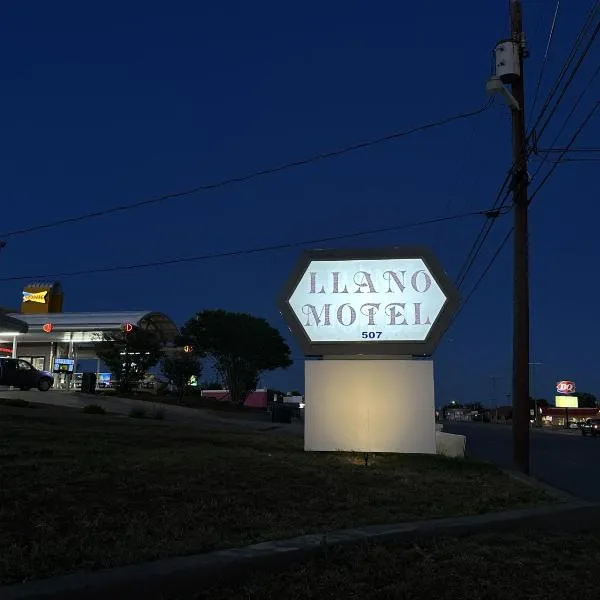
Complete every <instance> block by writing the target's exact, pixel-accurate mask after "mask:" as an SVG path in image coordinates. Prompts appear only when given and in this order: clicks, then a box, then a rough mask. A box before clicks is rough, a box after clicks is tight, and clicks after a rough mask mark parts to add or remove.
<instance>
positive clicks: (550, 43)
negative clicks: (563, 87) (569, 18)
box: [531, 0, 560, 114]
mask: <svg viewBox="0 0 600 600" xmlns="http://www.w3.org/2000/svg"><path fill="white" fill-rule="evenodd" d="M559 7H560V0H556V8H555V10H554V17H553V18H552V25H551V26H550V32H549V33H548V41H547V42H546V51H545V52H544V59H543V61H542V66H541V68H540V74H539V75H538V79H537V84H536V86H535V93H534V95H533V102H532V104H531V113H532V114H533V113H534V112H535V107H536V106H537V101H538V97H539V93H540V89H541V86H542V79H543V78H544V72H545V70H546V65H547V64H548V56H549V54H550V46H551V45H552V39H553V38H554V29H555V27H556V18H557V17H558V9H559Z"/></svg>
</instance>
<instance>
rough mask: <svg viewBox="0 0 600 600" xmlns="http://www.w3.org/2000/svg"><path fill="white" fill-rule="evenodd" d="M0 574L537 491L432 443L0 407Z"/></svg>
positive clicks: (439, 510) (503, 502) (502, 500)
mask: <svg viewBox="0 0 600 600" xmlns="http://www.w3.org/2000/svg"><path fill="white" fill-rule="evenodd" d="M0 430H1V435H0V548H1V549H2V550H1V552H0V582H3V583H8V582H16V581H22V580H25V579H30V578H39V577H44V576H51V575H55V574H59V573H66V572H71V571H74V570H80V569H97V568H102V567H111V566H117V565H124V564H132V563H137V562H142V561H145V560H153V559H156V558H165V557H168V556H176V555H184V554H190V553H199V552H204V551H209V550H213V549H217V548H224V547H232V546H239V545H245V544H250V543H253V542H257V541H260V540H266V539H274V538H282V537H289V536H293V535H299V534H303V533H310V532H317V531H328V530H334V529H338V528H343V527H352V526H355V525H362V524H373V523H387V522H397V521H407V520H415V519H423V518H428V517H443V516H448V515H465V514H477V513H484V512H488V511H498V510H504V509H508V508H514V507H521V506H530V505H534V504H537V503H540V502H545V501H549V498H547V497H546V496H545V495H544V494H543V493H542V492H541V491H539V490H537V489H535V488H531V487H528V486H524V485H523V484H521V483H519V482H517V481H515V480H513V479H511V478H509V477H507V476H505V475H504V474H502V473H501V472H500V471H499V470H498V469H496V468H494V467H492V466H488V465H483V464H479V463H473V462H469V461H458V460H452V459H445V458H443V457H436V456H422V455H413V456H409V455H377V456H374V457H372V458H371V460H370V461H369V467H365V466H364V462H363V459H362V457H361V456H353V455H349V454H333V453H332V454H329V453H305V452H303V450H302V446H301V444H302V441H301V440H300V439H297V438H293V437H285V438H282V437H275V436H273V435H270V434H260V435H256V434H255V435H248V434H235V433H228V434H225V433H219V432H213V431H210V432H204V431H199V430H198V429H195V428H194V429H193V428H187V427H185V426H179V425H173V424H170V423H168V422H166V421H159V420H149V419H144V420H135V419H127V418H125V419H124V418H119V417H115V416H111V415H105V416H104V417H103V418H102V419H98V417H97V416H96V415H88V414H84V413H83V412H82V411H79V410H78V411H75V410H71V411H70V410H68V409H60V408H58V407H40V408H38V409H36V410H35V411H30V410H29V409H26V408H18V407H6V406H3V407H0Z"/></svg>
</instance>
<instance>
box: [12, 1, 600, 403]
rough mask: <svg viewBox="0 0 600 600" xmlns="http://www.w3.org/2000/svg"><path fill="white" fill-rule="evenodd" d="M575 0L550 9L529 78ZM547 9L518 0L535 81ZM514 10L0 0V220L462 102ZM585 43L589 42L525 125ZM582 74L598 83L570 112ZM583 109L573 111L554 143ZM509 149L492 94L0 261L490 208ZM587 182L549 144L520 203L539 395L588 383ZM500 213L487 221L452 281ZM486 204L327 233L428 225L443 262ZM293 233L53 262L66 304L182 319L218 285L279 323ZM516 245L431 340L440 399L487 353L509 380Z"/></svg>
mask: <svg viewBox="0 0 600 600" xmlns="http://www.w3.org/2000/svg"><path fill="white" fill-rule="evenodd" d="M565 4H566V3H565ZM588 4H589V3H588V2H578V3H577V5H578V6H577V7H576V8H572V7H571V6H564V7H563V9H562V12H561V13H559V18H558V23H557V28H556V32H555V38H554V42H553V45H552V47H551V50H550V54H549V61H548V66H547V69H546V74H545V78H544V81H543V83H542V92H543V94H542V98H543V97H544V96H545V93H546V92H547V90H548V88H549V85H550V83H551V82H553V81H554V79H555V77H556V74H557V73H558V70H559V69H560V66H561V65H562V62H563V60H564V59H565V57H566V55H567V53H568V50H569V48H570V45H571V43H572V40H573V38H574V36H575V34H576V32H577V30H578V28H579V26H580V23H581V22H582V20H583V17H584V14H585V12H586V11H587V9H588V6H587V5H588ZM554 8H555V2H554V1H553V0H543V1H528V0H524V12H525V26H526V31H527V34H528V38H529V43H530V50H531V54H532V56H531V58H530V59H529V60H528V61H527V63H526V68H527V76H528V80H527V84H526V85H527V87H528V92H529V94H528V95H529V98H530V101H531V98H532V96H533V91H534V88H535V80H536V79H537V77H538V74H539V70H540V65H541V62H542V58H543V54H544V49H545V45H546V40H547V35H548V30H549V26H550V23H551V20H552V16H553V13H554ZM507 27H508V18H507V2H506V1H505V0H493V1H488V2H480V1H475V0H470V1H466V2H463V3H462V4H456V3H448V2H441V1H440V0H434V1H430V2H421V3H411V4H409V5H407V4H406V3H399V2H389V1H385V2H377V3H365V2H348V1H346V2H338V1H335V2H304V3H301V4H298V5H293V6H292V5H290V4H289V3H281V2H271V1H269V2H265V1H263V2H254V3H247V2H241V1H237V2H233V1H229V2H227V1H224V2H214V3H209V2H192V1H172V2H169V3H164V2H153V1H150V0H146V1H145V2H140V1H137V0H136V1H131V2H119V3H117V2H113V1H107V2H103V3H102V4H98V5H95V6H94V7H93V8H92V6H91V5H89V4H88V3H81V2H73V1H70V2H61V3H58V4H48V3H46V2H37V3H35V6H32V5H31V3H10V4H7V5H6V6H3V7H2V9H1V11H0V89H1V90H2V93H1V95H0V109H1V110H0V131H1V135H0V164H1V177H0V197H1V198H2V200H1V207H2V220H1V223H2V225H1V227H0V229H1V230H2V231H7V230H11V229H14V228H18V227H22V226H30V225H36V224H38V223H43V222H45V221H51V220H54V219H58V218H62V217H67V216H71V215H74V214H78V213H81V212H87V211H90V210H100V209H103V208H109V207H111V206H115V205H118V204H122V203H126V202H133V201H135V200H138V199H143V198H145V197H150V196H154V195H160V194H163V193H168V192H171V191H176V190H179V189H185V188H188V187H194V186H196V185H200V184H204V183H210V182H213V181H217V180H220V179H223V178H227V177H231V176H236V175H241V174H245V173H248V172H251V171H253V170H257V169H262V168H266V167H270V166H274V165H278V164H280V163H282V162H286V161H291V160H295V159H300V158H304V157H306V156H310V155H312V154H315V153H319V152H322V151H327V150H331V149H336V148H338V147H343V146H345V145H349V144H353V143H356V142H360V141H362V140H365V139H368V138H371V137H377V136H380V135H385V134H387V133H390V132H393V131H397V130H402V129H405V128H409V127H412V126H415V125H419V124H421V123H424V122H427V121H431V120H436V119H439V118H443V117H445V116H448V115H451V114H453V113H457V112H463V111H468V110H472V109H474V108H477V107H478V106H480V105H482V104H483V103H484V102H485V100H486V97H485V91H484V90H485V87H484V84H485V80H486V78H487V77H488V76H489V74H490V68H491V51H492V48H493V46H494V44H495V43H496V42H497V41H498V40H499V39H501V38H502V37H504V36H505V35H506V33H507ZM597 62H598V53H597V52H595V53H593V54H592V56H591V57H590V59H589V60H588V61H587V62H586V65H585V66H584V69H583V73H582V75H581V77H578V79H577V80H576V82H575V84H574V89H575V92H576V93H574V94H573V95H570V96H568V98H567V99H566V100H565V103H564V106H563V108H561V110H560V111H559V113H558V115H557V118H556V119H555V120H554V121H553V122H552V124H551V126H550V128H549V131H548V133H547V134H546V136H545V139H544V140H543V141H542V142H541V145H542V146H543V145H545V144H546V145H549V144H550V143H551V141H552V138H553V137H554V133H556V132H557V131H558V130H559V128H560V125H561V123H562V120H561V119H560V118H559V117H560V115H561V114H563V115H564V114H565V112H566V110H568V109H569V108H570V106H571V104H572V101H573V98H574V97H575V96H576V94H577V93H578V92H579V90H580V89H582V87H583V86H584V84H585V82H586V81H587V74H588V73H589V71H590V67H591V68H593V67H595V66H596V64H597ZM598 91H599V86H598V85H597V84H596V85H595V86H593V87H592V89H591V91H590V93H589V96H588V97H586V100H585V101H584V103H583V107H584V110H587V109H588V108H589V106H590V105H591V103H592V102H593V101H595V100H596V95H597V93H598ZM568 101H569V102H570V103H569V102H568ZM539 106H540V103H538V109H539ZM563 109H564V110H563ZM579 114H580V113H578V115H579ZM576 125H577V120H575V121H574V122H573V123H571V124H570V125H569V126H568V127H567V129H566V133H565V135H564V136H563V138H561V141H562V143H563V145H564V144H565V143H566V142H565V140H566V139H568V134H570V133H572V131H573V130H574V128H575V126H576ZM597 133H598V125H597V123H594V122H592V123H591V124H590V125H589V127H588V128H587V129H586V131H585V133H584V134H583V136H582V138H581V141H580V144H579V145H592V144H593V143H594V140H595V136H596V135H597ZM559 143H560V142H559ZM538 162H539V161H537V160H535V161H532V163H531V166H530V170H531V171H532V172H534V171H535V169H536V168H537V164H538ZM509 165H510V116H509V111H508V109H507V108H506V107H505V106H503V105H502V104H501V103H500V102H497V103H496V105H495V106H494V107H493V108H492V109H490V110H488V111H487V112H486V113H484V114H483V115H481V116H479V117H477V118H475V119H471V120H469V121H464V122H460V123H455V124H453V125H450V126H448V127H445V128H441V129H437V130H434V131H429V132H427V133H420V134H416V135H414V136H412V137H409V138H405V139H403V140H399V141H395V142H391V143H387V144H384V145H380V146H378V147H376V148H371V149H368V150H364V151H359V152H356V153H354V154H351V155H347V156H344V157H340V158H336V159H332V160H328V161H323V162H320V163H318V164H315V165H309V166H306V167H301V168H297V169H294V170H291V171H288V172H285V173H281V174H277V175H273V176H268V177H265V178H262V179H260V180H256V181H252V182H248V183H244V184H239V185H232V186H229V187H227V188H223V189H220V190H216V191H213V192H207V193H203V194H198V195H194V196H190V197H186V198H181V199H178V200H172V201H168V202H164V203H162V204H157V205H153V206H150V207H147V208H143V209H140V210H135V211H131V212H125V213H121V214H115V215H110V216H106V217H102V218H98V219H94V220H90V221H86V222H83V223H79V224H77V225H66V226H63V227H59V228H54V229H48V230H46V231H40V232H35V233H31V234H29V235H25V236H18V237H14V238H11V239H9V240H7V241H8V245H7V247H6V249H5V250H4V252H3V253H2V254H1V255H0V265H1V267H2V268H1V272H0V278H6V277H12V276H28V275H44V274H49V273H56V272H61V271H71V270H80V269H86V268H94V267H101V266H113V265H120V264H128V263H137V262H146V261H152V260H162V259H168V258H172V257H173V258H175V257H179V256H191V255H197V254H203V253H211V252H219V251H227V250H234V249H239V248H247V247H252V246H263V245H269V244H277V243H280V242H287V241H296V240H302V239H305V238H307V239H310V238H315V237H321V236H327V235H332V234H337V233H344V232H348V231H356V230H361V229H368V228H376V227H380V226H386V225H390V224H396V223H397V224H402V223H404V222H410V221H416V220H422V219H429V218H434V217H437V216H443V215H445V214H449V213H462V212H465V211H469V210H474V209H481V208H486V207H488V206H490V205H491V204H492V203H493V201H494V198H495V195H496V193H497V190H498V187H499V185H500V183H501V182H502V180H503V178H504V175H505V173H506V171H507V169H508V167H509ZM597 181H598V179H597V177H595V165H594V163H590V164H585V163H581V164H579V163H575V164H568V165H565V166H561V167H559V169H557V171H556V172H555V175H554V176H553V177H552V179H551V180H550V182H549V184H548V185H547V186H546V187H545V188H544V191H543V192H542V193H541V194H540V195H539V197H538V198H536V201H535V202H534V204H533V205H532V211H531V221H532V235H531V244H532V265H531V277H532V312H533V318H532V334H533V354H532V360H533V361H536V362H542V363H544V364H543V365H541V366H538V367H537V370H536V378H535V379H536V381H535V384H536V393H537V395H540V396H541V395H543V396H546V397H550V396H552V394H553V387H552V384H553V382H554V381H556V380H557V379H562V378H568V379H573V380H575V381H576V382H577V384H578V387H579V388H580V389H585V390H589V391H593V392H600V374H599V373H600V371H598V369H597V368H596V365H595V361H596V359H597V357H596V355H597V339H598V337H599V334H600V324H599V321H598V319H597V318H596V317H595V315H596V312H597V310H596V305H597V303H598V299H597V296H598V294H599V293H600V286H599V284H598V282H597V280H596V273H597V257H598V246H597V231H598V226H597V218H598V215H599V209H598V203H597V191H598V189H597V188H598V184H597ZM509 220H510V216H507V217H504V219H503V220H502V221H500V222H498V223H497V225H496V227H495V228H494V230H493V232H492V234H491V236H490V239H489V242H490V243H489V244H487V245H486V248H485V252H484V253H483V255H482V258H481V262H479V263H477V265H476V267H475V269H474V270H473V272H472V273H471V276H470V278H469V280H468V281H467V285H466V286H465V288H464V291H465V292H468V291H469V289H470V287H471V285H472V284H473V283H474V281H475V280H476V279H477V277H478V276H479V274H480V272H481V270H482V269H483V268H484V267H485V265H486V263H487V257H489V256H490V255H491V253H492V252H493V251H494V249H495V247H496V246H497V244H498V243H499V241H500V240H501V239H502V237H503V236H504V235H505V232H506V230H507V228H508V227H509V226H510V221H509ZM481 225H482V221H481V220H480V219H479V218H478V217H477V218H470V219H466V220H463V221H459V222H454V223H452V224H444V225H436V226H429V227H425V228H420V229H414V230H408V231H399V232H396V233H387V234H379V235H372V236H367V237H364V238H360V239H358V240H353V241H350V242H348V243H346V244H345V243H344V242H339V243H336V244H332V245H335V246H337V247H341V246H343V245H352V246H360V245H364V246H386V245H405V244H415V243H420V244H426V245H429V246H431V247H432V248H433V250H434V251H435V252H436V253H437V254H438V256H439V258H440V260H441V261H442V263H443V264H444V266H445V267H446V269H447V271H448V272H449V274H450V275H451V276H452V277H455V276H456V274H457V272H458V270H459V269H460V266H461V265H462V263H463V261H464V260H465V257H466V253H467V251H468V249H469V248H470V245H471V244H472V242H473V239H474V237H475V236H476V234H477V232H478V230H479V228H480V227H481ZM298 252H299V250H285V251H280V252H271V253H267V254H263V255H251V256H244V257H236V258H223V259H216V260H209V261H204V262H198V263H189V264H183V265H176V266H169V267H164V268H151V269H144V270H139V271H126V272H121V273H111V274H101V275H98V274H92V275H86V276H80V277H72V278H62V283H63V286H64V288H65V293H66V306H65V309H66V310H73V311H84V310H91V311H93V310H110V309H123V310H125V309H146V308H147V309H152V310H162V311H164V312H166V313H168V314H169V315H171V316H172V317H173V318H174V319H175V320H176V321H178V322H179V323H181V322H182V321H184V320H185V319H186V318H188V317H189V316H191V315H192V314H193V313H194V312H196V311H198V310H201V309H204V308H217V307H218V308H224V309H228V310H237V311H247V312H250V313H252V314H256V315H261V316H264V317H266V318H267V319H268V320H269V321H270V322H271V323H272V324H273V325H275V326H277V327H278V328H280V330H281V331H282V332H286V335H287V330H286V328H285V325H284V323H283V321H282V320H281V317H280V315H279V313H278V311H277V309H276V307H275V298H276V296H277V293H278V291H279V289H280V287H281V285H282V283H283V281H284V280H285V278H286V276H287V275H288V272H289V271H290V269H291V268H292V266H293V264H294V262H295V260H296V258H297V255H298ZM510 254H511V253H510V248H508V249H507V251H505V252H504V253H503V254H502V256H501V258H500V259H499V260H498V261H497V263H496V264H495V266H494V268H493V270H492V271H491V272H490V274H489V276H488V277H487V278H486V280H485V281H484V283H483V284H482V285H481V287H480V288H479V290H478V292H477V294H476V295H475V296H474V297H473V299H472V301H471V302H470V303H469V305H468V307H467V308H466V309H465V310H464V311H463V313H462V314H461V316H460V319H459V320H458V321H457V322H456V323H455V325H454V326H453V328H452V330H451V331H450V332H449V333H448V334H447V336H446V338H445V339H444V341H443V343H442V345H441V347H440V349H439V351H438V352H437V354H436V372H437V384H438V387H437V392H438V399H437V401H438V403H443V402H445V401H449V400H451V399H456V400H459V401H463V400H465V401H466V400H484V401H488V400H489V397H490V394H491V383H490V379H489V377H490V376H491V375H495V376H501V377H503V379H500V380H499V381H498V395H499V396H505V394H506V393H508V391H509V387H510V368H511V309H512V300H511V294H512V287H511V262H510V260H511V258H510ZM23 283H26V282H19V281H12V282H7V281H4V282H0V304H4V305H11V304H12V305H17V304H18V302H19V298H20V291H21V288H22V285H23ZM291 343H292V347H293V349H294V355H295V357H300V356H301V354H300V351H299V350H298V348H297V346H296V345H295V343H294V342H293V341H291ZM266 383H267V384H268V385H271V386H276V387H281V388H284V389H291V388H298V387H302V386H303V364H302V362H301V361H297V362H296V363H295V365H294V367H292V368H291V369H289V370H288V371H287V372H277V373H273V374H269V375H267V377H266Z"/></svg>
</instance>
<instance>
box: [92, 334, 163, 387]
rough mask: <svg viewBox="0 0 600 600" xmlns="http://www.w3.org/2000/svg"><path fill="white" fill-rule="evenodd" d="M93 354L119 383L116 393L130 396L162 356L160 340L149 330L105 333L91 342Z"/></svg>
mask: <svg viewBox="0 0 600 600" xmlns="http://www.w3.org/2000/svg"><path fill="white" fill-rule="evenodd" d="M94 349H95V351H96V355H97V356H98V358H99V359H100V360H102V361H103V362H104V363H105V364H106V365H107V366H108V368H109V369H110V371H111V373H112V374H113V375H114V376H115V378H116V379H117V381H118V390H119V391H120V392H121V393H129V392H131V390H132V389H133V388H134V386H135V385H137V384H138V383H139V382H140V381H142V380H143V378H144V376H145V375H146V373H147V372H148V371H149V370H150V369H151V368H152V367H154V366H155V365H156V364H158V361H159V360H160V359H161V358H162V355H163V346H162V343H161V341H160V339H159V338H158V337H157V336H156V335H155V334H154V333H153V332H151V331H148V330H146V329H139V328H134V329H133V330H132V331H130V332H128V333H126V332H124V331H120V332H108V333H104V334H103V335H102V337H101V338H99V339H98V340H97V341H96V342H94Z"/></svg>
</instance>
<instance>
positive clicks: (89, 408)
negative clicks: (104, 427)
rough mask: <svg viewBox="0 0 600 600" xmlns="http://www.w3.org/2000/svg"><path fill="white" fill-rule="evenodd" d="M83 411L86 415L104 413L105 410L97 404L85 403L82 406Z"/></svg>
mask: <svg viewBox="0 0 600 600" xmlns="http://www.w3.org/2000/svg"><path fill="white" fill-rule="evenodd" d="M83 412H84V413H87V414H88V415H105V414H106V411H105V410H104V408H102V407H101V406H99V405H98V404H86V405H85V406H84V407H83Z"/></svg>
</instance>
